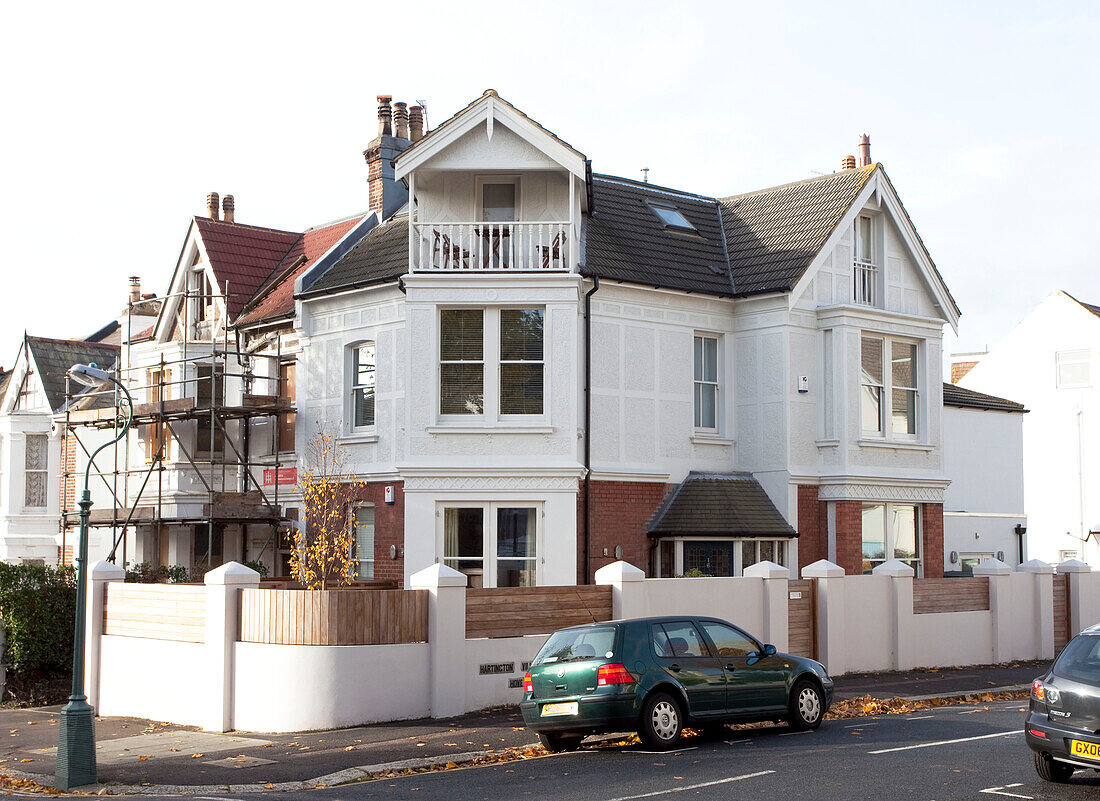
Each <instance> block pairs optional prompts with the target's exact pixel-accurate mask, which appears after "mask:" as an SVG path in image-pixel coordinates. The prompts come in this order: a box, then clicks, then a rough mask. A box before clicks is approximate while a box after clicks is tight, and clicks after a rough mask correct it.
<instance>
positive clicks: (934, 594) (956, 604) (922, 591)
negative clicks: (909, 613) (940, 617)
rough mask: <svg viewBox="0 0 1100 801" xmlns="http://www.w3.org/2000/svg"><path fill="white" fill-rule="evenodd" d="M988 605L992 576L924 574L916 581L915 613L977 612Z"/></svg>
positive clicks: (914, 585) (914, 584)
mask: <svg viewBox="0 0 1100 801" xmlns="http://www.w3.org/2000/svg"><path fill="white" fill-rule="evenodd" d="M987 609H989V579H988V578H986V577H985V576H978V577H976V578H925V579H915V580H914V581H913V614H914V615H930V614H935V613H938V612H977V611H984V610H987Z"/></svg>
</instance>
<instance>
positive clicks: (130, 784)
mask: <svg viewBox="0 0 1100 801" xmlns="http://www.w3.org/2000/svg"><path fill="white" fill-rule="evenodd" d="M1047 665H1048V663H1046V662H1018V663H1012V664H1009V665H993V666H979V667H967V668H949V669H939V670H915V671H905V672H883V673H864V674H851V675H845V676H840V677H838V678H836V697H837V698H838V699H845V698H853V697H857V696H863V695H871V696H875V697H878V698H890V697H893V696H895V695H897V696H902V697H906V698H923V697H943V696H957V695H963V694H976V693H986V692H996V691H1000V690H1003V689H1006V688H1026V687H1028V686H1029V685H1030V684H1031V681H1032V679H1034V678H1035V677H1036V676H1038V675H1041V674H1042V673H1044V672H1045V671H1046V668H1047ZM59 711H60V707H41V708H35V709H11V708H0V726H2V727H3V729H7V731H8V740H7V741H6V743H5V747H3V748H2V749H0V773H4V774H8V775H13V776H24V777H26V778H30V779H32V780H35V781H37V782H39V783H40V784H44V785H49V784H51V783H52V778H53V776H52V774H53V768H54V760H55V755H56V746H57V725H58V713H59ZM3 729H0V730H3ZM536 742H537V737H535V736H534V734H533V733H532V732H529V731H528V730H527V729H525V728H524V726H523V720H522V718H521V716H520V714H519V710H518V708H515V707H504V708H499V709H492V710H486V711H483V712H477V713H472V714H468V715H463V716H461V717H457V718H453V719H449V720H417V721H409V722H398V723H385V724H374V725H370V726H361V727H356V728H350V729H338V730H331V731H317V732H300V733H295V734H259V733H250V732H231V733H228V734H218V733H212V732H204V731H201V730H198V729H196V728H194V727H188V726H177V725H173V724H168V723H161V722H157V721H148V720H141V719H137V718H99V719H98V720H97V721H96V748H97V760H98V768H99V779H100V782H101V786H99V787H93V788H90V789H92V790H93V791H95V790H98V789H102V787H106V788H107V791H108V792H112V793H114V792H134V791H137V792H142V793H155V794H162V795H164V794H179V793H203V792H213V793H217V792H221V793H225V792H233V793H235V794H236V793H246V792H256V791H264V792H267V793H272V792H275V793H278V792H279V791H298V790H304V789H309V788H315V787H317V786H318V785H324V786H330V787H331V786H334V785H337V784H343V783H345V782H348V781H353V780H355V779H358V778H361V777H363V776H364V775H365V774H370V773H377V772H379V771H382V770H391V769H395V768H396V769H400V768H403V767H417V766H421V765H427V764H443V763H447V762H453V763H457V764H461V763H466V762H470V761H471V760H473V759H478V758H484V757H486V756H491V755H493V754H497V753H499V752H500V751H502V750H505V749H508V748H517V747H518V748H522V747H525V746H529V745H532V744H535V743H536ZM524 764H526V763H524Z"/></svg>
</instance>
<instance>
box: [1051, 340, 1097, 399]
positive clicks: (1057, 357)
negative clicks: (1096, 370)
mask: <svg viewBox="0 0 1100 801" xmlns="http://www.w3.org/2000/svg"><path fill="white" fill-rule="evenodd" d="M1081 364H1083V365H1084V366H1085V369H1086V370H1088V375H1087V376H1086V378H1085V381H1084V383H1069V382H1063V381H1062V367H1068V366H1072V365H1081ZM1092 385H1093V383H1092V351H1091V350H1090V349H1088V348H1076V349H1073V350H1059V351H1055V352H1054V388H1055V389H1087V388H1088V387H1091V386H1092Z"/></svg>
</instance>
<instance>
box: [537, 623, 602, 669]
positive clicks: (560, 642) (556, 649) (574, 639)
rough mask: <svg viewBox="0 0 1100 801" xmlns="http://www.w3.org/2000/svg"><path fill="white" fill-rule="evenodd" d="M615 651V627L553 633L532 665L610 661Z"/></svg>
mask: <svg viewBox="0 0 1100 801" xmlns="http://www.w3.org/2000/svg"><path fill="white" fill-rule="evenodd" d="M614 651H615V626H593V627H592V628H586V629H565V630H563V631H555V632H554V633H553V634H551V635H550V639H549V640H547V641H546V645H544V646H542V648H541V649H540V650H539V652H538V654H537V655H536V656H535V661H534V662H532V663H531V664H532V665H548V664H552V663H554V662H579V661H580V660H582V659H610V658H611V656H612V655H613V653H614Z"/></svg>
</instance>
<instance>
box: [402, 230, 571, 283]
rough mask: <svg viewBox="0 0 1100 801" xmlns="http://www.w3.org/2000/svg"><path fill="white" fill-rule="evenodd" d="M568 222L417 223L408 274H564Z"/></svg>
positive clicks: (567, 245)
mask: <svg viewBox="0 0 1100 801" xmlns="http://www.w3.org/2000/svg"><path fill="white" fill-rule="evenodd" d="M571 231H572V226H571V225H570V224H569V223H567V222H508V223H489V222H473V223H418V224H416V225H415V226H414V242H415V246H414V254H413V255H414V258H413V270H414V271H416V272H437V271H485V270H512V271H532V270H534V271H543V270H547V271H559V272H561V271H567V270H569V240H570V233H571Z"/></svg>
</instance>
